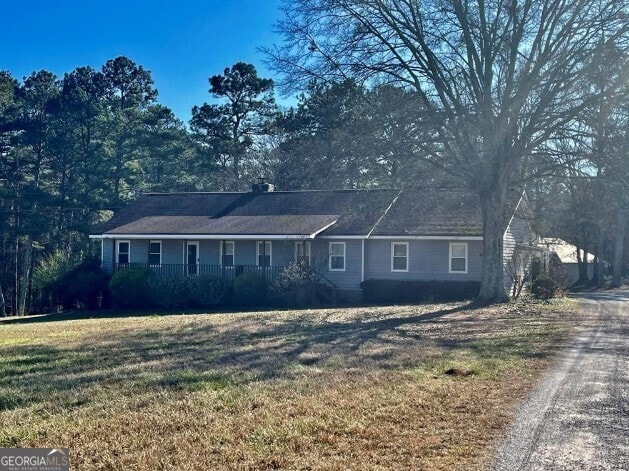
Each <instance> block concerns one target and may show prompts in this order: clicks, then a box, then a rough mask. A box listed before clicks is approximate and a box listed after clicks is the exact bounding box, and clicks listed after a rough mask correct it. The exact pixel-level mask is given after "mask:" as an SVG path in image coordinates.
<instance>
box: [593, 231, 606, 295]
mask: <svg viewBox="0 0 629 471" xmlns="http://www.w3.org/2000/svg"><path fill="white" fill-rule="evenodd" d="M604 250H605V242H604V241H603V237H602V236H601V237H599V239H598V241H597V242H596V251H597V252H598V253H597V254H596V265H594V280H596V286H601V285H602V284H603V281H604V280H603V266H604V265H603V264H604V262H603V253H604Z"/></svg>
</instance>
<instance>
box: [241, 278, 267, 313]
mask: <svg viewBox="0 0 629 471" xmlns="http://www.w3.org/2000/svg"><path fill="white" fill-rule="evenodd" d="M234 297H235V302H236V303H237V304H239V305H242V306H258V305H260V304H263V303H264V302H265V301H266V283H265V282H264V280H263V279H262V278H261V277H260V276H258V275H256V274H255V273H252V272H245V273H243V274H242V275H239V276H237V277H236V279H235V280H234Z"/></svg>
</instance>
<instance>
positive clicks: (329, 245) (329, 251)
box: [328, 242, 347, 271]
mask: <svg viewBox="0 0 629 471" xmlns="http://www.w3.org/2000/svg"><path fill="white" fill-rule="evenodd" d="M333 245H341V246H342V247H343V268H332V246H333ZM334 256H335V257H339V256H340V255H334ZM346 268H347V247H346V243H345V242H328V271H345V269H346Z"/></svg>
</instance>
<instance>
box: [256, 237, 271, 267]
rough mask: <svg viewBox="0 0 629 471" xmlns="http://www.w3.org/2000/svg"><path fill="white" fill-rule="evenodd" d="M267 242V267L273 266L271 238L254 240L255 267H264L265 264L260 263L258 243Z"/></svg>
mask: <svg viewBox="0 0 629 471" xmlns="http://www.w3.org/2000/svg"><path fill="white" fill-rule="evenodd" d="M266 243H268V244H269V254H268V255H269V265H268V266H269V267H272V266H273V241H272V240H256V267H264V266H266V265H260V255H262V253H261V252H260V245H261V244H266ZM264 255H266V248H265V254H264Z"/></svg>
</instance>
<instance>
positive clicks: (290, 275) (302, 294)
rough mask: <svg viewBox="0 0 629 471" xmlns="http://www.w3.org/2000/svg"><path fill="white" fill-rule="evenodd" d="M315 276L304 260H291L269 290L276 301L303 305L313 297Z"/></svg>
mask: <svg viewBox="0 0 629 471" xmlns="http://www.w3.org/2000/svg"><path fill="white" fill-rule="evenodd" d="M314 282H315V276H314V272H313V270H312V269H311V268H310V267H309V266H308V264H307V263H305V262H292V263H290V264H289V265H288V266H286V267H285V268H284V270H282V272H281V273H280V274H279V276H278V277H277V280H275V281H274V282H273V284H271V286H270V289H269V291H270V292H271V294H273V295H274V296H275V297H276V298H277V300H278V301H280V302H282V303H286V304H291V305H297V306H301V305H305V304H307V303H308V302H309V301H312V298H313V290H312V288H313V286H312V284H313V283H314Z"/></svg>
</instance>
